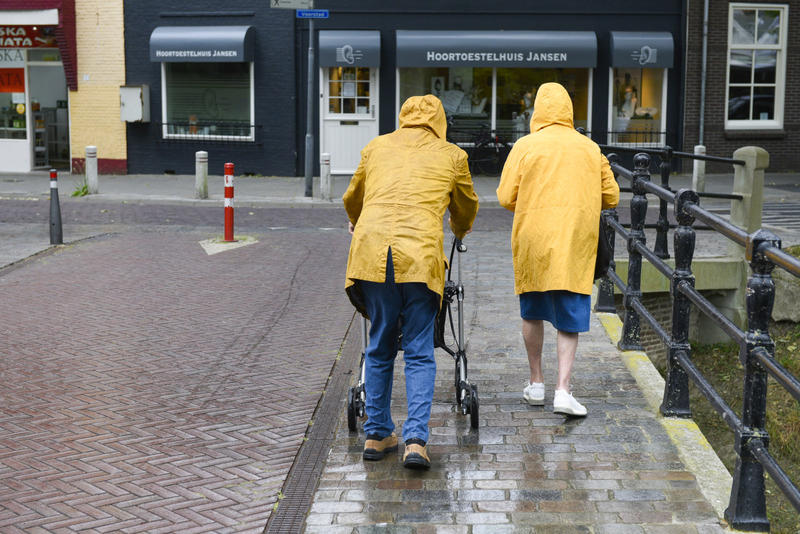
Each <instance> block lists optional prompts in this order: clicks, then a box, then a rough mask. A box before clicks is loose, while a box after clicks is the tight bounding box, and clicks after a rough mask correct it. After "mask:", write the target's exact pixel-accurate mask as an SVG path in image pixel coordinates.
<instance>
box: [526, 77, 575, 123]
mask: <svg viewBox="0 0 800 534" xmlns="http://www.w3.org/2000/svg"><path fill="white" fill-rule="evenodd" d="M553 124H560V125H562V126H568V127H570V128H573V125H572V99H571V98H570V97H569V93H567V90H566V89H564V86H562V85H561V84H558V83H555V82H549V83H545V84H542V86H541V87H539V90H538V91H536V100H535V101H534V103H533V117H531V132H538V131H539V130H541V129H542V128H546V127H548V126H552V125H553Z"/></svg>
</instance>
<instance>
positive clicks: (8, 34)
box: [0, 26, 58, 48]
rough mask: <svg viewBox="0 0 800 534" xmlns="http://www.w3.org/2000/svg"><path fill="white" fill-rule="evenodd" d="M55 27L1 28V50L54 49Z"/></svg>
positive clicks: (55, 44)
mask: <svg viewBox="0 0 800 534" xmlns="http://www.w3.org/2000/svg"><path fill="white" fill-rule="evenodd" d="M55 32H56V27H55V26H0V48H54V47H56V46H58V43H56V35H55Z"/></svg>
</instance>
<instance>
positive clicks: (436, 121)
mask: <svg viewBox="0 0 800 534" xmlns="http://www.w3.org/2000/svg"><path fill="white" fill-rule="evenodd" d="M567 98H569V96H568V97H567ZM570 111H572V107H570ZM415 127H416V128H427V129H428V130H430V131H431V132H433V133H434V135H436V137H438V138H439V139H445V137H446V135H447V117H446V116H445V114H444V107H442V102H441V100H439V99H438V98H436V97H435V96H433V95H425V96H412V97H410V98H409V99H408V100H406V101H405V102H404V103H403V107H402V108H400V128H415Z"/></svg>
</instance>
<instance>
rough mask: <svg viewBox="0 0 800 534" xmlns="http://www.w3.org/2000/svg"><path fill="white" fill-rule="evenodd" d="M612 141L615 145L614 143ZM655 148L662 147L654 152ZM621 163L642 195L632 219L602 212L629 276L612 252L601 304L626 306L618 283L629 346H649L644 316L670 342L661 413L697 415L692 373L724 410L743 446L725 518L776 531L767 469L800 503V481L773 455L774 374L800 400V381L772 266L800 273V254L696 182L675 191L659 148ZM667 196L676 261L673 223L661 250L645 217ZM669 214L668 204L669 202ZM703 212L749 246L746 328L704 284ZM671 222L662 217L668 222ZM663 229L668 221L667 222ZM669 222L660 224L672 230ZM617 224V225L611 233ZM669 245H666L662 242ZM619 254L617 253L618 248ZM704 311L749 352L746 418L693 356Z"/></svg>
mask: <svg viewBox="0 0 800 534" xmlns="http://www.w3.org/2000/svg"><path fill="white" fill-rule="evenodd" d="M606 148H610V147H606ZM650 153H651V154H652V153H653V152H650ZM656 155H659V156H660V157H661V158H662V164H664V163H666V162H669V161H670V160H671V159H672V158H673V157H675V156H686V157H689V156H690V157H700V156H696V155H694V154H684V153H680V152H673V151H672V150H671V149H669V147H666V149H664V150H663V151H662V152H661V153H658V152H657V151H656ZM702 158H703V159H706V160H711V161H725V162H727V163H731V164H734V165H741V164H744V162H742V161H737V160H733V159H728V158H715V157H713V156H702ZM609 160H610V161H611V168H612V170H613V171H614V174H615V175H616V176H617V178H618V179H619V178H620V177H621V178H624V179H626V180H628V181H629V182H630V184H631V191H632V192H633V197H632V199H631V203H630V212H631V223H630V228H625V227H624V226H623V225H621V224H620V223H619V220H618V217H617V211H616V210H606V211H604V212H603V215H602V220H603V221H604V223H605V224H606V225H607V229H608V230H609V232H608V235H610V236H611V240H610V243H609V245H610V247H611V250H612V252H613V247H614V239H613V236H614V233H616V234H618V235H620V236H621V237H622V238H623V239H624V240H626V242H627V250H628V254H629V260H628V277H627V280H626V281H623V280H622V279H621V278H620V277H619V276H618V275H617V273H616V271H615V264H614V262H613V259H612V263H611V268H610V269H609V273H608V276H607V277H606V278H603V279H601V281H600V283H599V291H598V299H597V305H596V308H595V309H596V311H603V312H612V313H615V312H616V307H615V305H614V286H616V287H617V288H619V290H620V291H621V292H622V294H623V305H624V323H623V329H622V336H621V339H620V341H619V347H620V349H622V350H642V346H641V344H640V341H639V332H640V321H641V320H642V319H643V320H644V321H645V322H646V323H647V324H648V325H649V326H650V327H651V328H652V329H653V331H654V332H655V333H656V335H657V336H658V337H659V338H660V339H661V341H662V342H663V343H664V345H666V347H667V348H668V358H667V376H666V381H665V382H666V384H665V390H664V397H663V400H662V404H661V408H660V410H661V413H662V414H663V415H665V416H677V417H689V416H691V409H690V407H689V382H688V381H689V379H691V380H692V381H693V382H694V384H695V385H696V386H697V388H698V389H699V390H700V391H701V392H702V393H703V395H704V396H705V397H706V398H707V399H708V400H709V402H710V403H711V405H712V406H713V407H714V409H715V410H716V411H717V412H718V413H719V415H720V416H721V417H722V418H723V420H724V421H725V422H726V423H727V424H728V426H729V427H730V428H731V429H732V430H733V431H734V433H735V434H736V443H735V448H736V452H737V453H738V458H737V462H736V468H735V471H734V476H733V488H732V491H731V495H730V501H729V506H728V508H727V509H726V511H725V518H726V519H727V520H728V522H729V523H730V524H731V525H732V526H733V527H734V528H737V529H742V530H753V531H768V530H769V521H768V519H767V515H766V501H765V495H764V471H765V470H766V472H767V473H769V475H770V476H771V477H772V479H773V480H774V481H775V483H776V484H777V486H778V487H779V488H780V490H781V491H782V492H783V493H784V495H786V497H787V498H788V500H789V501H790V502H791V504H792V505H793V506H794V507H795V508H796V509H797V510H798V511H800V490H798V487H797V486H796V485H795V484H794V483H793V482H792V481H791V480H790V479H789V477H788V476H787V475H786V473H785V472H784V471H783V469H781V467H780V465H779V464H778V462H777V461H776V460H775V459H774V458H773V457H772V456H771V455H770V453H769V450H768V446H769V436H768V434H767V431H766V429H765V424H766V394H767V377H768V375H769V376H772V377H773V378H774V379H775V380H776V381H777V383H778V384H780V385H781V386H782V387H783V388H785V389H786V390H787V391H788V392H789V393H790V394H791V395H792V396H794V398H795V399H798V400H799V401H800V381H798V379H797V378H796V377H794V376H793V375H792V374H791V373H789V371H787V370H786V369H785V368H784V367H783V366H782V365H781V364H780V363H778V362H777V361H776V360H775V358H774V343H773V341H772V339H771V337H770V334H769V328H768V327H769V320H770V316H771V314H772V306H773V302H774V297H775V285H774V283H773V280H772V276H771V273H772V271H773V269H774V268H775V267H776V266H777V267H780V268H782V269H784V270H786V271H787V272H789V273H791V274H792V275H794V276H796V277H799V278H800V260H797V259H796V258H794V257H792V256H790V255H789V254H787V253H786V252H784V251H782V250H781V241H780V239H779V238H778V237H777V236H776V235H775V234H773V233H771V232H769V231H767V230H763V229H760V230H757V231H756V232H753V233H752V234H748V233H747V232H746V231H744V230H742V229H741V228H739V227H737V226H735V225H733V224H731V223H730V222H728V221H727V220H725V219H723V218H721V217H719V216H717V215H714V214H713V213H711V212H709V211H707V210H705V209H703V208H702V207H701V206H700V196H701V195H700V194H698V193H697V192H695V191H693V190H691V189H681V190H679V191H672V190H670V189H669V186H668V183H667V180H668V174H665V173H664V172H662V173H661V178H662V185H660V186H659V185H656V184H654V183H652V182H651V181H650V171H649V168H650V154H648V153H646V152H643V151H638V153H637V154H636V155H635V156H634V158H633V161H634V169H633V171H631V170H629V169H626V168H624V167H623V166H621V165H620V164H619V163H618V162H617V158H616V157H615V155H614V154H609ZM648 194H652V195H655V196H656V197H658V199H659V201H660V202H661V203H662V206H666V205H668V204H669V205H672V206H673V209H674V213H675V217H676V219H677V222H678V224H677V227H676V229H675V232H674V234H673V238H674V239H673V245H674V253H675V267H674V268H672V267H670V266H669V265H668V264H667V263H666V262H665V261H664V257H665V256H666V254H664V253H665V251H666V229H665V228H664V229H663V237H662V238H661V241H659V239H658V238H657V240H656V246H655V249H654V250H650V249H649V248H647V245H646V242H645V234H644V227H645V216H646V213H647V204H648V199H647V195H648ZM664 215H666V210H664ZM695 221H701V222H703V223H705V224H706V225H708V227H710V228H712V229H713V230H714V231H716V232H718V233H720V234H722V235H723V236H725V237H726V238H727V239H729V240H730V241H733V242H734V243H736V244H738V245H740V246H742V247H744V248H745V258H746V260H747V261H748V263H749V264H750V267H751V270H752V274H751V275H750V277H749V279H748V282H747V291H746V299H745V300H746V310H747V329H746V330H742V329H740V328H739V327H738V326H736V325H735V324H734V323H733V322H732V321H731V320H729V319H728V318H727V317H725V316H724V315H723V314H722V313H721V312H720V311H719V310H718V309H717V308H716V307H714V305H713V304H711V303H710V302H709V301H708V300H707V299H706V298H705V297H704V296H703V295H701V294H700V292H699V291H698V290H696V289H695V287H694V275H693V274H692V259H693V256H694V250H695V227H694V223H695ZM659 222H660V223H661V220H660V221H659ZM661 226H662V228H663V227H664V225H663V224H662V225H661ZM662 228H660V230H659V231H661V230H662ZM611 230H613V233H612V232H611ZM659 247H661V250H662V253H661V254H659V252H658V249H659ZM612 257H613V254H612ZM642 259H646V260H647V261H649V262H650V263H651V264H652V265H653V266H654V267H655V269H656V270H657V271H658V272H660V273H661V274H662V275H663V276H665V277H666V278H668V279H669V280H670V282H671V284H670V295H671V299H672V328H671V331H670V332H668V331H667V330H666V329H665V328H664V327H663V326H661V325H660V324H659V323H658V321H657V320H656V319H655V318H654V317H653V315H652V314H651V313H650V312H649V311H648V310H647V309H646V308H645V306H644V305H643V303H642V291H641V275H642ZM692 304H694V306H695V307H696V308H697V309H698V310H700V311H701V312H703V313H704V314H705V315H706V316H707V317H709V318H710V319H711V320H712V321H713V322H714V323H716V324H717V325H718V326H719V327H720V328H721V329H722V330H723V331H724V332H725V333H726V334H727V335H729V336H730V337H731V338H732V339H733V340H734V341H735V342H736V343H737V344H738V345H739V347H740V349H741V350H740V359H741V362H742V365H743V367H744V373H745V376H744V404H743V409H742V417H741V418H740V417H739V416H738V415H737V414H736V412H735V411H734V410H733V409H732V408H731V407H730V406H729V405H728V404H727V403H726V402H725V401H724V400H723V398H722V397H721V396H720V395H719V393H717V391H716V390H715V389H714V387H713V386H712V385H711V384H710V383H709V381H708V380H707V379H706V378H705V377H704V376H703V374H702V372H701V371H700V370H698V369H697V368H696V367H695V365H694V364H693V363H692V359H691V354H692V349H691V345H690V344H689V320H690V309H691V305H692Z"/></svg>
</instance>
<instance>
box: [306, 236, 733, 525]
mask: <svg viewBox="0 0 800 534" xmlns="http://www.w3.org/2000/svg"><path fill="white" fill-rule="evenodd" d="M466 243H467V244H468V246H469V247H470V248H469V251H468V253H467V254H466V255H465V256H464V264H463V268H464V285H465V288H466V300H465V302H466V304H467V321H466V326H467V336H468V348H467V355H468V357H469V358H470V378H471V380H472V381H473V382H474V383H477V385H478V387H479V392H480V399H481V409H480V413H481V425H480V428H479V429H478V430H477V431H476V430H472V429H471V428H470V426H469V421H468V416H466V417H465V416H462V415H460V414H457V413H456V412H455V407H454V403H453V396H454V395H453V387H452V382H453V373H454V365H453V362H452V359H451V358H450V357H449V356H447V355H446V354H444V353H443V352H441V351H437V353H438V355H437V364H438V372H437V385H436V393H435V399H434V407H433V416H432V420H431V427H432V436H431V440H430V444H429V450H430V452H431V457H432V461H433V467H432V469H431V470H430V471H429V472H427V473H420V472H414V471H409V470H406V469H404V468H403V467H402V463H401V458H402V447H401V451H400V452H399V453H398V454H397V455H392V456H390V457H388V458H386V459H384V460H383V461H381V462H368V463H365V462H363V461H362V460H361V451H362V447H363V440H364V434H363V432H361V431H360V432H359V433H358V434H350V433H349V432H348V430H347V424H346V421H345V420H344V419H343V418H342V420H341V421H340V424H339V430H338V434H337V438H336V440H335V442H334V444H333V447H332V450H331V452H330V455H329V458H328V463H327V465H326V468H325V471H324V473H323V476H322V478H321V481H320V485H319V488H318V490H317V492H316V494H315V496H314V503H313V505H312V508H311V512H310V514H309V515H308V517H307V522H306V528H305V532H307V533H309V534H310V533H317V532H319V533H325V534H338V533H348V534H350V533H351V532H352V533H358V534H365V533H371V532H396V533H403V534H406V533H408V534H412V533H416V534H423V533H433V532H438V533H460V534H468V533H472V534H478V533H490V532H491V533H504V532H545V533H553V534H555V533H559V534H560V533H571V532H575V533H577V532H581V533H614V534H618V533H623V534H628V533H664V534H666V533H674V534H686V533H712V532H723V529H722V527H721V526H720V525H719V522H718V519H717V516H716V513H715V512H714V509H713V508H712V506H711V505H710V504H709V503H708V502H707V501H706V500H705V498H704V497H703V495H702V494H701V492H700V490H699V489H698V485H697V482H696V480H695V477H694V476H693V474H692V473H690V472H688V471H687V470H686V468H685V466H684V465H683V464H682V463H681V461H680V458H679V456H678V452H677V450H676V449H675V447H674V446H673V445H672V443H671V441H670V438H669V437H668V435H667V433H666V432H665V430H664V428H663V427H662V426H661V424H660V423H659V421H658V420H657V418H656V417H655V415H654V414H653V413H652V411H651V410H650V409H649V408H648V406H647V403H646V401H645V398H644V397H643V395H642V393H641V392H640V390H639V389H638V388H637V385H636V382H635V381H634V379H633V378H632V377H631V375H630V374H629V372H628V371H627V369H626V367H625V365H624V363H623V362H622V360H621V359H620V356H619V354H618V353H617V351H616V349H615V348H614V346H613V345H612V344H611V342H610V341H609V339H608V337H607V335H606V333H605V331H604V330H603V328H602V326H601V325H600V323H599V322H598V320H597V318H596V317H594V316H593V317H592V324H591V332H590V333H589V334H587V335H581V340H580V343H579V347H578V357H577V362H576V366H575V370H574V376H573V388H574V393H575V395H576V397H577V398H578V399H580V400H581V401H582V402H583V403H584V404H585V405H586V406H587V408H588V409H589V416H588V417H587V418H585V419H566V418H565V417H563V416H558V415H554V414H553V413H552V398H553V385H554V382H555V365H556V361H555V354H554V353H555V332H554V331H553V330H552V329H550V328H549V327H548V329H547V330H546V340H545V364H544V365H545V378H546V384H547V396H546V402H547V403H548V404H547V405H546V406H545V407H544V408H542V407H530V406H528V405H527V404H525V403H524V401H523V400H522V398H521V392H522V388H523V386H524V384H525V381H526V379H527V376H528V367H527V358H526V356H525V352H524V348H523V343H522V338H521V335H520V333H519V328H520V321H519V318H518V317H519V315H518V314H519V309H518V301H517V300H516V298H515V296H514V294H513V274H512V271H511V253H510V249H509V245H508V233H507V232H474V233H473V234H471V235H470V236H469V237H468V238H467V240H466ZM402 377H403V372H402V359H401V358H398V361H397V367H396V369H395V384H394V389H393V392H394V399H393V412H394V418H395V423H396V424H397V425H398V434H399V433H400V430H401V428H402V426H401V424H402V421H403V419H404V417H405V387H404V384H403V379H402ZM344 408H345V406H344V404H342V415H343V416H344Z"/></svg>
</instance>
